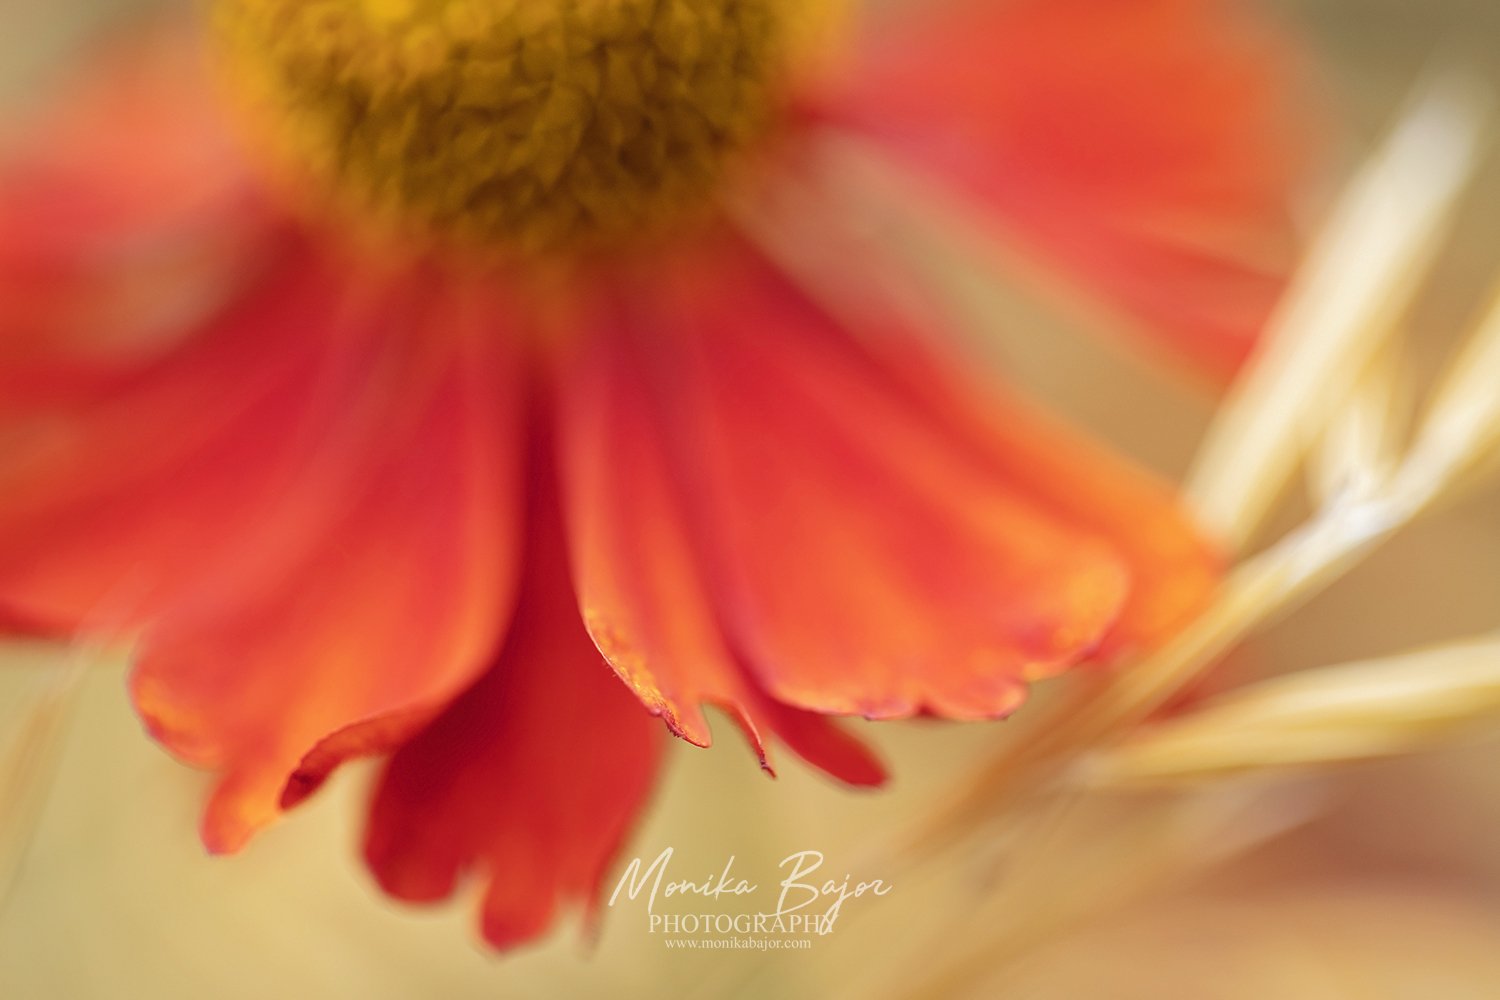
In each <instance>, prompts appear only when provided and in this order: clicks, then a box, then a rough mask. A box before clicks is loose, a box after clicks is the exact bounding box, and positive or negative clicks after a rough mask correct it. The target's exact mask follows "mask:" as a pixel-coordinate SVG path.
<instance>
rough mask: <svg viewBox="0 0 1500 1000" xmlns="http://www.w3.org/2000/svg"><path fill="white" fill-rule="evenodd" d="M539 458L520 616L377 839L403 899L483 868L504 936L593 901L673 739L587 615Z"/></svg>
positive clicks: (494, 925) (448, 716) (415, 751)
mask: <svg viewBox="0 0 1500 1000" xmlns="http://www.w3.org/2000/svg"><path fill="white" fill-rule="evenodd" d="M543 447H544V446H543ZM534 464H535V465H536V466H537V467H536V468H535V469H534V470H533V477H532V486H533V489H532V498H533V501H534V502H533V503H532V505H531V508H530V510H529V511H528V515H527V551H526V562H525V565H526V570H525V576H524V582H523V584H522V588H521V596H520V601H519V605H518V607H517V611H516V618H515V625H514V627H513V628H512V630H511V632H510V634H509V636H508V637H507V639H506V642H505V646H504V649H503V651H502V652H501V653H500V655H499V656H498V657H497V658H496V659H495V661H494V663H493V666H491V668H490V669H489V671H488V672H487V673H485V674H484V676H483V677H481V678H480V679H479V681H478V683H476V684H475V685H474V686H473V687H472V688H470V689H469V690H468V691H467V692H466V693H465V694H464V695H463V696H462V697H461V698H459V699H458V701H456V702H455V703H454V704H453V705H452V706H451V707H450V708H449V709H448V710H447V711H446V712H444V713H443V714H442V715H441V716H440V717H438V718H437V719H436V720H435V721H434V722H432V724H431V725H429V726H428V727H427V728H426V729H425V730H423V731H422V732H421V733H419V734H417V735H416V736H415V737H414V738H413V739H411V740H410V741H409V742H408V743H407V744H406V745H405V746H403V747H402V748H401V749H400V750H399V751H398V752H397V753H396V755H395V756H394V757H393V758H392V760H391V762H390V764H389V766H388V767H387V769H386V771H385V773H384V775H383V777H382V779H381V782H380V786H379V789H378V791H377V794H376V797H375V801H374V804H373V806H372V810H371V817H370V826H369V831H368V835H367V839H366V844H365V856H366V859H367V860H368V862H369V864H370V867H371V869H372V870H373V871H374V873H375V875H376V877H377V878H378V879H379V880H380V883H381V885H382V886H383V887H384V888H385V889H386V891H388V892H390V893H391V894H393V895H395V896H398V897H400V898H402V899H407V900H412V901H434V900H439V899H442V898H445V897H447V896H448V895H450V894H451V893H452V892H453V891H454V889H455V887H456V886H457V884H458V882H459V880H460V878H461V877H462V876H464V875H465V874H467V873H469V872H470V871H474V872H476V874H477V875H478V877H480V878H482V879H483V880H484V882H485V885H486V889H485V894H484V902H483V914H482V928H483V933H484V936H485V938H486V939H487V940H488V941H489V942H490V943H491V944H493V945H495V946H496V947H500V948H504V947H509V946H513V945H516V944H520V943H522V942H525V941H527V940H529V939H531V938H534V937H536V936H538V935H540V934H541V933H543V932H544V931H545V930H546V929H547V928H548V927H549V926H550V925H551V924H552V923H553V921H554V920H555V919H556V917H557V916H558V914H559V910H560V909H562V908H563V907H566V906H568V905H571V904H582V905H583V906H584V907H585V908H586V910H587V911H588V912H589V913H590V914H592V911H593V907H594V906H595V903H596V901H597V895H598V891H599V888H600V884H601V881H602V880H603V878H604V877H605V875H606V873H607V870H608V867H609V864H610V862H611V861H612V860H613V858H614V856H615V854H616V852H617V850H618V849H619V847H620V845H621V843H622V841H623V840H624V838H625V836H626V834H627V833H628V831H629V829H630V827H631V825H632V823H633V822H634V820H635V818H636V815H637V814H638V813H639V811H640V810H641V808H642V807H643V805H644V804H645V801H646V797H647V794H648V792H649V791H650V789H651V786H652V784H653V782H654V780H655V776H656V771H657V768H658V765H659V758H660V754H661V747H662V744H663V742H664V737H663V735H662V733H661V732H660V729H659V725H658V724H657V723H656V721H655V720H654V719H653V718H652V717H651V715H650V713H648V712H647V711H646V710H645V709H644V708H643V707H642V706H641V704H640V702H639V701H637V700H636V698H635V697H634V696H633V695H632V694H631V692H630V690H629V689H628V688H626V687H625V685H623V684H621V683H620V681H619V679H618V678H617V677H615V676H614V675H613V674H612V673H611V672H610V669H609V667H608V665H606V664H605V662H604V660H603V658H602V657H601V656H600V655H599V651H598V650H597V649H596V648H595V647H594V645H593V643H592V642H591V641H590V639H589V636H588V634H587V633H586V632H585V631H584V629H583V626H582V622H581V620H580V619H579V616H578V607H577V603H576V600H575V598H574V595H573V590H572V587H571V585H570V582H569V579H568V559H567V554H566V552H565V551H564V543H563V540H562V528H561V523H560V517H561V515H560V512H559V511H558V510H557V499H556V489H555V486H554V485H553V484H552V483H551V482H550V481H548V480H550V479H551V473H550V471H548V469H547V466H550V461H549V460H547V459H546V458H545V457H543V458H540V459H538V460H537V461H535V463H534Z"/></svg>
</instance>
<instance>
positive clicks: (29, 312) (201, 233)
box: [0, 22, 279, 405]
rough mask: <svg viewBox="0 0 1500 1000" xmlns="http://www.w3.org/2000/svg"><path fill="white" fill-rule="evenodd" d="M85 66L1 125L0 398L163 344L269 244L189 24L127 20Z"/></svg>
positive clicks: (271, 224)
mask: <svg viewBox="0 0 1500 1000" xmlns="http://www.w3.org/2000/svg"><path fill="white" fill-rule="evenodd" d="M80 63H81V65H82V66H83V67H85V69H84V70H83V71H82V72H80V73H79V75H78V78H77V79H74V80H72V81H69V82H68V84H67V85H65V86H62V87H59V88H58V89H57V93H56V96H55V97H53V98H52V99H50V100H49V101H47V102H45V103H44V104H43V105H42V106H41V107H40V108H37V109H35V110H34V112H33V113H32V114H31V115H28V116H27V117H26V119H25V120H24V122H23V123H22V124H21V125H20V126H19V127H13V128H11V129H10V130H9V131H8V132H7V133H6V134H5V135H4V136H0V362H4V363H3V365H0V390H3V392H0V398H3V400H4V404H9V403H11V402H13V401H15V398H16V396H17V394H18V393H21V394H26V393H30V392H31V391H33V390H35V389H37V388H38V383H39V382H41V383H45V385H44V386H43V387H51V388H53V389H54V390H55V387H56V386H57V385H58V384H59V383H60V382H61V380H62V378H63V376H68V377H69V378H71V379H72V380H75V381H79V380H81V381H84V382H87V381H88V379H89V378H95V377H101V376H103V375H104V374H106V373H108V372H110V371H112V369H113V368H114V366H116V365H117V364H120V363H128V362H130V361H132V360H136V359H139V358H141V357H145V356H148V355H152V354H155V353H159V352H161V351H162V350H164V349H166V348H168V347H170V346H171V345H172V344H173V343H175V341H176V338H177V336H178V335H179V334H180V333H182V332H183V331H184V330H186V329H190V328H191V327H192V325H193V324H194V323H195V322H198V321H201V319H202V318H203V317H204V316H205V315H207V314H208V313H210V312H211V311H212V310H213V309H215V308H216V307H218V306H219V305H220V304H222V303H223V302H224V301H226V300H227V299H229V298H232V297H233V296H234V295H235V294H236V293H238V292H239V291H240V290H241V289H242V287H243V285H244V284H245V282H246V281H248V280H254V279H255V277H256V276H257V274H258V272H259V271H260V269H262V268H263V267H264V266H265V264H266V262H267V259H268V257H270V256H271V255H272V254H273V253H274V252H275V250H276V240H275V237H276V233H277V230H278V229H279V224H278V223H277V222H276V221H275V220H274V218H273V216H272V214H271V213H270V212H269V210H268V209H267V207H266V206H265V204H264V203H263V201H262V199H261V198H260V197H259V195H258V193H257V189H256V185H255V184H254V183H253V181H252V180H251V178H250V176H249V174H248V172H247V170H246V164H245V161H244V159H243V157H242V156H241V155H240V151H239V149H238V148H237V147H236V144H235V142H234V141H233V139H232V138H231V137H230V135H229V133H228V132H227V130H226V129H225V126H224V122H225V116H224V114H223V111H222V108H220V107H218V106H217V103H216V102H215V101H214V96H215V95H214V90H215V88H214V86H213V81H212V79H211V76H210V73H209V71H208V69H207V65H206V59H205V56H204V53H203V51H202V46H201V42H200V40H198V39H196V38H195V37H194V34H193V32H192V31H191V30H190V29H189V28H188V26H186V25H182V24H178V23H175V22H174V23H170V24H167V23H159V24H152V25H149V26H144V27H143V26H140V25H136V26H135V27H133V28H132V29H131V30H130V31H128V32H123V33H121V34H119V35H118V36H112V37H110V38H109V39H107V40H106V41H105V42H104V43H103V44H100V45H98V46H96V47H95V49H94V50H92V51H90V52H89V53H88V56H87V58H85V59H83V60H80ZM62 361H66V362H67V365H66V366H63V365H61V364H60V362H62ZM4 404H0V405H4Z"/></svg>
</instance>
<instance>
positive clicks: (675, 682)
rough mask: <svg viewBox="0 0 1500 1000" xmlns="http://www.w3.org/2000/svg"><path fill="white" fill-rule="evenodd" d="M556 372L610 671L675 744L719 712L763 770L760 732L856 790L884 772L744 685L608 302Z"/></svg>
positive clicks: (571, 504) (573, 508)
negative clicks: (711, 709) (708, 707)
mask: <svg viewBox="0 0 1500 1000" xmlns="http://www.w3.org/2000/svg"><path fill="white" fill-rule="evenodd" d="M611 305H613V306H614V307H615V308H613V309H612V308H610V307H609V306H605V307H604V308H603V309H602V310H601V311H600V313H599V314H598V315H595V316H593V317H591V318H590V322H589V325H590V326H592V327H593V329H592V330H590V331H589V334H588V335H585V336H582V337H581V338H580V339H579V340H578V341H577V342H576V343H575V345H574V349H573V350H572V351H570V352H569V353H568V355H567V356H566V357H565V358H564V359H562V362H561V363H560V364H559V365H558V372H559V375H558V389H557V392H558V404H559V427H560V431H561V439H560V446H561V458H562V467H563V469H562V471H563V477H562V485H563V491H564V498H565V502H566V508H567V515H568V517H567V525H568V534H569V541H570V543H571V544H570V548H571V556H572V561H573V568H574V575H575V578H576V585H577V588H578V600H579V605H580V610H581V613H582V616H583V620H584V623H585V625H586V626H587V628H588V631H589V634H590V635H591V636H592V637H593V639H594V642H595V643H596V644H597V645H598V647H599V649H600V650H601V651H602V652H603V653H604V655H605V657H606V658H607V659H608V660H609V662H610V664H611V665H612V666H613V667H614V669H615V671H616V672H617V673H618V674H619V675H620V677H621V678H622V679H624V680H625V682H626V683H627V684H629V685H630V686H631V688H632V689H634V691H635V692H636V694H637V696H639V697H640V698H641V700H642V701H643V702H644V703H645V704H646V706H647V707H649V708H650V709H651V710H652V711H653V712H655V713H657V714H660V715H661V716H662V718H663V719H664V720H665V721H666V723H667V725H668V726H669V727H670V728H671V730H672V731H673V732H674V733H676V734H677V735H679V736H681V737H683V738H684V739H686V740H688V741H689V742H692V743H695V744H697V745H699V746H708V745H709V744H710V742H711V737H710V733H709V729H708V723H707V720H706V719H705V718H704V717H703V712H702V709H701V706H702V705H704V704H712V705H714V706H715V707H718V708H721V709H723V710H724V711H725V712H727V713H729V715H730V716H731V717H732V718H733V719H734V720H735V722H736V723H737V724H738V725H739V726H740V727H741V729H743V730H744V732H745V734H746V736H747V737H748V738H749V739H750V741H751V743H752V745H753V746H754V747H755V750H756V752H757V754H758V755H759V756H760V759H761V762H762V764H763V765H766V766H767V767H769V765H768V764H767V751H766V748H765V742H764V737H763V733H764V734H765V735H769V734H770V733H775V734H776V735H778V736H780V737H781V738H782V739H784V740H785V741H786V742H787V744H788V745H789V746H790V747H791V748H792V749H793V750H794V751H795V752H797V753H798V754H800V755H801V756H803V757H804V758H806V759H807V760H809V761H810V762H811V763H813V764H815V765H817V766H819V767H822V768H823V769H824V770H826V771H828V772H829V773H830V774H832V775H834V776H835V777H838V778H840V779H842V780H844V781H846V782H849V783H851V784H856V785H869V784H878V783H880V782H881V781H882V780H883V778H884V772H883V769H882V768H881V767H880V765H879V763H878V762H877V761H875V759H874V758H873V757H872V756H871V755H870V753H869V751H868V750H866V749H865V748H864V747H863V746H861V745H860V743H859V742H858V741H857V740H855V739H853V738H852V737H849V736H847V735H846V734H844V733H842V732H841V731H840V730H839V729H838V727H837V726H836V725H835V724H834V723H832V722H831V721H829V720H827V719H825V718H823V717H821V716H819V715H816V714H813V713H810V712H806V711H802V710H799V709H795V708H792V707H789V706H786V705H782V704H779V703H777V702H776V701H774V700H773V699H771V698H768V697H766V695H765V694H764V693H763V692H761V691H760V689H759V687H758V686H757V685H756V684H755V683H754V682H753V681H751V680H749V679H748V678H747V677H746V676H745V675H744V668H743V667H742V665H741V664H740V663H739V662H738V661H737V660H736V658H735V656H734V654H733V653H732V652H731V651H730V650H729V648H728V647H727V646H726V644H725V642H724V638H723V635H722V632H721V625H720V623H719V622H718V621H717V620H716V617H715V612H714V609H713V606H712V602H711V601H710V600H709V598H708V596H707V593H706V581H705V580H704V578H703V574H702V571H701V569H700V565H699V559H700V556H699V554H698V553H697V552H695V551H693V546H692V541H691V538H690V535H689V531H688V527H687V525H688V519H687V513H686V511H685V509H684V506H683V498H682V495H681V484H680V483H678V482H675V481H673V473H672V470H671V468H670V464H669V459H668V457H667V454H666V449H665V440H664V428H663V426H662V424H661V415H660V414H659V413H656V412H653V406H652V401H651V399H650V396H649V391H648V388H647V387H646V385H645V384H644V383H643V381H642V380H643V378H644V376H645V373H644V371H642V369H641V365H640V361H639V360H638V359H637V357H636V356H635V351H636V350H638V349H639V346H640V345H629V344H628V343H627V341H628V339H629V338H630V334H631V331H630V330H629V329H628V328H627V327H626V326H625V325H624V324H622V323H621V322H620V317H619V316H617V315H615V311H616V309H621V308H625V304H624V303H618V302H616V303H611Z"/></svg>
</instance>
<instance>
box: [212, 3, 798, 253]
mask: <svg viewBox="0 0 1500 1000" xmlns="http://www.w3.org/2000/svg"><path fill="white" fill-rule="evenodd" d="M817 2H821V0H218V4H217V10H216V21H217V28H218V31H219V34H220V37H221V38H222V39H223V41H224V43H225V44H226V46H227V48H228V54H229V57H230V65H231V66H232V72H233V75H234V79H235V82H236V86H237V89H239V90H240V92H241V93H242V94H244V95H246V96H247V97H248V98H250V100H251V101H252V102H253V104H252V107H253V109H254V111H255V112H256V114H257V115H259V116H261V117H262V118H265V119H267V120H268V121H269V122H270V123H271V125H272V128H271V129H270V132H269V134H270V135H271V137H272V139H273V145H274V146H275V147H276V152H277V154H278V155H280V156H282V157H283V158H286V159H288V160H289V161H290V162H291V164H292V165H294V166H295V167H296V168H297V169H299V170H302V171H304V172H306V173H310V174H311V176H312V177H313V179H314V180H315V181H317V182H318V184H319V185H320V186H321V187H322V188H324V189H326V190H327V191H329V192H331V193H332V194H333V195H334V196H335V197H336V200H337V201H339V202H341V203H343V204H344V205H345V207H348V208H351V209H353V210H355V211H357V212H359V213H361V214H362V215H366V216H369V215H373V216H374V217H375V218H377V219H379V220H380V221H384V222H391V223H395V224H398V225H399V226H401V227H403V228H405V229H409V230H417V231H421V232H427V233H432V234H438V235H444V236H456V237H458V238H460V239H462V240H464V241H465V242H483V243H487V244H496V245H503V246H513V247H518V248H523V249H527V250H547V249H552V248H556V247H559V246H571V245H575V244H578V243H585V244H592V243H600V242H608V241H611V240H614V239H616V238H618V237H619V236H621V235H623V234H626V233H629V232H634V231H637V230H639V229H641V228H643V227H647V228H649V227H650V226H652V225H653V224H654V223H655V222H657V221H658V220H660V219H662V218H663V217H672V216H675V215H676V214H678V213H680V212H682V211H684V210H688V209H691V207H693V206H695V205H698V204H701V203H702V202H703V201H704V200H705V198H706V196H707V195H708V194H709V193H710V192H711V191H712V189H713V188H714V186H715V185H716V184H717V183H718V182H719V180H720V179H721V177H722V175H723V173H724V171H725V169H726V166H727V164H728V161H729V160H730V159H731V158H732V156H733V154H735V153H736V152H738V151H741V150H743V149H744V148H745V147H746V146H747V145H748V144H749V143H750V142H751V141H752V140H753V139H754V138H755V137H756V136H757V135H758V134H760V133H761V132H762V131H763V130H764V128H765V126H766V124H767V121H768V117H769V115H770V112H771V110H772V108H773V106H774V103H775V99H776V93H775V90H776V81H777V80H778V79H779V78H780V77H781V75H782V72H783V70H784V60H785V56H786V51H787V48H788V45H787V37H788V34H789V31H790V27H789V26H790V23H791V21H793V20H794V19H795V16H794V15H788V14H784V13H783V8H788V9H790V5H793V4H798V3H803V4H816V3H817Z"/></svg>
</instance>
